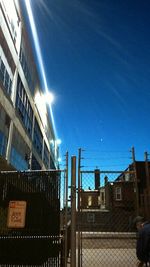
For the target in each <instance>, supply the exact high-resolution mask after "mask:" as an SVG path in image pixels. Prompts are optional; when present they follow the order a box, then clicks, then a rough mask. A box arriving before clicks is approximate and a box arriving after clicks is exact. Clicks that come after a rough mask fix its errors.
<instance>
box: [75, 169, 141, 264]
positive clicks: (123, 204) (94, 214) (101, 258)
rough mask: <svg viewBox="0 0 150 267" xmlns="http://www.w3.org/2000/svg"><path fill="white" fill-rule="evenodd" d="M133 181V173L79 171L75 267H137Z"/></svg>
mask: <svg viewBox="0 0 150 267" xmlns="http://www.w3.org/2000/svg"><path fill="white" fill-rule="evenodd" d="M134 178H135V173H134V171H131V172H129V171H128V172H117V171H116V172H110V171H109V172H105V171H103V172H100V171H99V170H95V171H93V172H92V171H91V172H90V171H87V172H86V171H81V173H80V188H79V192H78V198H79V199H78V203H79V207H78V214H77V222H78V225H77V228H78V235H79V236H80V244H79V247H78V248H79V249H80V252H79V253H80V257H79V258H80V262H78V266H83V267H90V266H96V267H97V266H103V267H106V266H112V267H113V266H114V267H119V266H124V267H127V266H130V267H132V266H136V261H137V259H136V251H135V248H136V233H135V229H134V228H133V224H132V222H133V218H134V216H135V214H136V195H135V179H134ZM78 235H77V239H78Z"/></svg>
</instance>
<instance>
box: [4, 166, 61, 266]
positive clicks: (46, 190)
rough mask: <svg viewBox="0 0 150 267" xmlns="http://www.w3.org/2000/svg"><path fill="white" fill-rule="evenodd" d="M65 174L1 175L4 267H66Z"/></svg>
mask: <svg viewBox="0 0 150 267" xmlns="http://www.w3.org/2000/svg"><path fill="white" fill-rule="evenodd" d="M61 173H62V172H61V171H27V172H0V266H53V267H59V266H62V237H61V235H60V179H61Z"/></svg>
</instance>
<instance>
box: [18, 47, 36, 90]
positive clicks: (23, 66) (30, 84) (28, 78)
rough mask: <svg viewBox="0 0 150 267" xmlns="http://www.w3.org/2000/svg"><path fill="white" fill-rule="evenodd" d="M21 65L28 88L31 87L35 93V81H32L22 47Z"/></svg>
mask: <svg viewBox="0 0 150 267" xmlns="http://www.w3.org/2000/svg"><path fill="white" fill-rule="evenodd" d="M20 63H21V66H22V69H23V72H24V75H25V77H26V80H27V83H28V86H29V88H30V90H31V92H32V93H33V91H34V86H33V81H32V78H31V75H30V71H29V68H28V64H27V61H26V58H25V55H24V52H23V48H22V47H21V49H20Z"/></svg>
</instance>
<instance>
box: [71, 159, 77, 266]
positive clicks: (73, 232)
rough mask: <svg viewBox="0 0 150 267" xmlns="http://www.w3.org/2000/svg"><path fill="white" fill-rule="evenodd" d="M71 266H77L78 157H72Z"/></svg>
mask: <svg viewBox="0 0 150 267" xmlns="http://www.w3.org/2000/svg"><path fill="white" fill-rule="evenodd" d="M71 267H76V157H75V156H72V157H71Z"/></svg>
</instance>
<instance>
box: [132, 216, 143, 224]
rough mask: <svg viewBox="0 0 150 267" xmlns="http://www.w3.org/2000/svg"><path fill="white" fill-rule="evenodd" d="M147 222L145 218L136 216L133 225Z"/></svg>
mask: <svg viewBox="0 0 150 267" xmlns="http://www.w3.org/2000/svg"><path fill="white" fill-rule="evenodd" d="M144 221H145V220H144V217H142V216H136V217H135V218H134V220H133V225H134V226H136V224H137V223H143V222H144Z"/></svg>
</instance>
